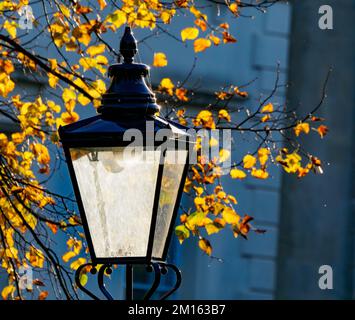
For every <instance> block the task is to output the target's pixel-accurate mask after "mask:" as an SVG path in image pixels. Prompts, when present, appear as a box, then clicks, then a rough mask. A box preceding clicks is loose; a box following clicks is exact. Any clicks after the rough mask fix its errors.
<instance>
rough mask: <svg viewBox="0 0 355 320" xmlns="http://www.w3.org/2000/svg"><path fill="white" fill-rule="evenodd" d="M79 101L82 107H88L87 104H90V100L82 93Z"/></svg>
mask: <svg viewBox="0 0 355 320" xmlns="http://www.w3.org/2000/svg"><path fill="white" fill-rule="evenodd" d="M78 101H79V103H80V104H81V105H82V106H86V105H87V104H89V103H90V99H89V98H87V97H86V96H84V95H83V94H82V93H79V95H78Z"/></svg>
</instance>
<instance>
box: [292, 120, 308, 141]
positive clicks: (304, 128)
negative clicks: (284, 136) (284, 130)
mask: <svg viewBox="0 0 355 320" xmlns="http://www.w3.org/2000/svg"><path fill="white" fill-rule="evenodd" d="M294 131H295V135H296V136H297V137H298V136H299V135H300V134H301V132H304V133H305V134H308V133H309V124H308V123H306V122H301V123H299V124H298V125H297V126H296V127H295V128H294Z"/></svg>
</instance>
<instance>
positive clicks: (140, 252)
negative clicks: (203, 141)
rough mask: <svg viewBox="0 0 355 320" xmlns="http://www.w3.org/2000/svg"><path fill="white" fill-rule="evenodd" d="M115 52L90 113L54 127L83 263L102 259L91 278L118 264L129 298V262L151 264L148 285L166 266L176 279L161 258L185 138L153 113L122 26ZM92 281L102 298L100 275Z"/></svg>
mask: <svg viewBox="0 0 355 320" xmlns="http://www.w3.org/2000/svg"><path fill="white" fill-rule="evenodd" d="M120 53H121V55H122V56H123V59H124V62H123V63H118V64H113V65H111V66H110V67H109V70H108V74H109V77H110V79H111V84H110V87H109V89H108V91H107V92H106V93H105V94H104V95H103V96H102V105H101V106H100V107H99V108H98V115H96V116H94V117H91V118H88V119H84V120H81V121H78V122H76V123H73V124H70V125H66V126H63V127H60V129H59V135H60V140H61V142H62V145H63V148H64V153H65V157H66V160H67V164H68V168H69V172H70V177H71V181H72V184H73V188H74V192H75V197H76V200H77V203H78V208H79V212H80V215H81V219H82V222H83V227H84V232H85V236H86V240H87V243H88V247H89V252H90V256H91V260H92V263H91V264H92V265H93V266H96V265H98V264H103V271H102V270H99V278H100V274H101V273H102V274H103V272H104V271H105V269H107V270H110V266H111V265H112V264H125V265H126V266H127V267H126V268H127V269H126V279H127V283H126V287H127V289H126V290H127V299H130V298H132V281H133V280H132V279H133V278H132V264H146V265H148V266H151V268H153V269H154V271H155V273H156V281H155V282H154V285H153V287H154V286H156V285H157V282H158V280H157V278H159V279H160V273H161V270H163V273H164V272H165V271H166V267H171V268H172V269H173V270H174V271H175V272H176V275H177V279H178V281H177V282H180V281H181V279H180V280H179V278H180V273H179V272H178V269H177V268H176V267H175V266H173V265H171V264H166V263H165V260H166V257H167V252H168V247H169V243H170V239H171V234H172V231H173V228H174V221H175V218H176V215H177V212H178V208H179V202H180V199H181V195H182V191H183V186H184V181H185V178H186V173H187V168H188V156H189V148H190V146H191V145H192V142H191V141H190V140H191V139H189V138H190V136H189V135H188V134H187V132H186V129H187V128H186V127H184V126H181V125H180V124H177V123H174V122H172V121H170V120H167V119H164V118H162V117H160V116H157V115H156V113H157V112H158V111H159V109H160V106H159V105H158V104H157V103H156V98H155V95H154V93H153V92H152V91H151V90H150V89H149V88H148V86H147V85H146V83H145V77H146V76H147V75H148V73H149V67H148V66H147V65H145V64H140V63H134V62H133V58H134V56H135V54H136V53H137V42H136V40H135V38H134V36H133V34H132V31H131V28H130V27H126V28H125V32H124V35H123V37H122V39H121V43H120ZM133 138H134V139H133ZM132 140H133V141H132ZM82 267H84V266H82ZM81 270H82V268H79V269H78V270H77V276H78V274H79V273H80V271H81ZM93 270H95V268H94V269H93ZM100 282H101V283H100ZM77 284H78V285H79V287H80V288H81V289H83V290H84V291H85V292H86V293H88V292H87V290H86V289H85V288H83V287H82V286H81V285H80V283H77ZM99 286H100V289H102V291H103V293H104V294H105V295H106V297H108V298H110V297H111V296H110V295H109V294H108V292H107V291H106V289H105V288H104V285H103V281H102V279H101V281H100V279H99ZM176 289H177V288H176ZM151 294H152V293H150V296H151ZM90 295H91V296H92V297H93V295H92V294H90Z"/></svg>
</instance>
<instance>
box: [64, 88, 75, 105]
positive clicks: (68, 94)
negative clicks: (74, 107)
mask: <svg viewBox="0 0 355 320" xmlns="http://www.w3.org/2000/svg"><path fill="white" fill-rule="evenodd" d="M62 98H63V101H64V102H68V101H69V100H76V93H75V92H74V91H73V90H71V89H68V88H65V89H64V90H63V93H62Z"/></svg>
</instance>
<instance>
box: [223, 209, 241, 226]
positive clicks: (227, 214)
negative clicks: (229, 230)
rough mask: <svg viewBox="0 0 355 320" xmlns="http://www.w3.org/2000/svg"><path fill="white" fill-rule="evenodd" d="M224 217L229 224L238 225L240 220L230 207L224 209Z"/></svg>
mask: <svg viewBox="0 0 355 320" xmlns="http://www.w3.org/2000/svg"><path fill="white" fill-rule="evenodd" d="M222 217H223V219H224V221H225V222H227V223H228V224H236V223H238V222H239V220H240V217H239V215H238V214H237V213H236V212H235V211H234V210H233V209H232V208H229V207H225V208H224V210H223V211H222Z"/></svg>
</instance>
